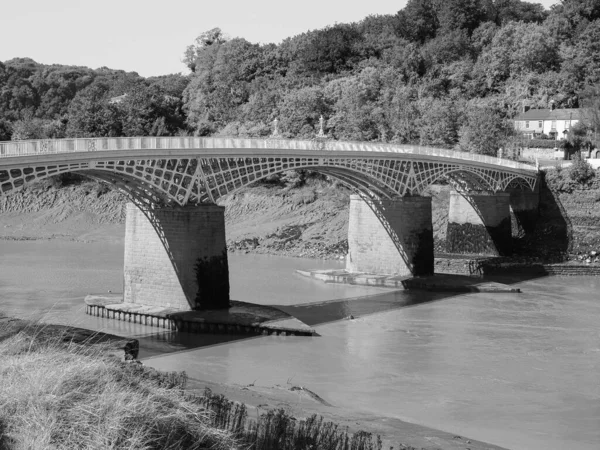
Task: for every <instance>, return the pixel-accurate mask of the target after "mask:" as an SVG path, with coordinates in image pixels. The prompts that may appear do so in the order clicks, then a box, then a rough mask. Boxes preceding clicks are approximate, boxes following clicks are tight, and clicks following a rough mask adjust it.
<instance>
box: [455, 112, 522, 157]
mask: <svg viewBox="0 0 600 450" xmlns="http://www.w3.org/2000/svg"><path fill="white" fill-rule="evenodd" d="M465 119H466V120H465V122H464V124H463V125H462V127H461V128H460V131H459V137H460V140H459V143H458V148H459V149H460V150H462V151H465V152H469V153H478V154H480V155H488V156H496V155H497V154H498V150H499V149H500V148H504V149H506V145H507V143H509V142H510V140H511V137H512V136H513V135H514V128H513V126H512V124H511V123H510V121H508V120H506V117H504V116H503V114H502V112H501V111H500V110H499V109H498V108H496V107H493V106H491V105H482V106H476V105H473V104H471V105H470V106H469V107H468V108H467V113H466V118H465Z"/></svg>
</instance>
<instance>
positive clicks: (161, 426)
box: [0, 317, 499, 450]
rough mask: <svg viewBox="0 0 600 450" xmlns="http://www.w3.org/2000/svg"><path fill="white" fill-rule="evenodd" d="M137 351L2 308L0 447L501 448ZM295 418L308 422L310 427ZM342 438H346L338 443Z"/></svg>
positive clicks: (114, 339)
mask: <svg viewBox="0 0 600 450" xmlns="http://www.w3.org/2000/svg"><path fill="white" fill-rule="evenodd" d="M115 356H116V357H115ZM136 356H137V341H136V340H133V339H126V338H120V337H118V336H114V335H108V334H105V333H97V332H90V331H87V330H83V329H79V328H73V327H65V326H56V325H48V324H39V323H32V322H29V321H24V320H19V319H11V318H7V317H0V359H1V360H2V362H3V363H2V366H3V370H2V372H1V374H0V381H1V382H0V402H1V403H2V404H3V408H2V410H1V411H0V425H1V428H0V431H1V433H0V444H2V448H7V449H11V448H20V447H33V448H46V447H49V446H59V447H60V446H65V447H69V448H73V447H85V446H89V445H92V444H94V445H97V444H98V443H99V442H102V443H103V446H104V447H110V448H125V447H127V448H147V449H162V448H173V449H177V448H181V449H184V448H185V449H193V448H206V447H210V448H215V449H220V448H222V449H233V448H240V447H244V445H247V444H253V445H254V446H255V447H254V448H256V449H257V450H260V449H262V448H278V449H282V450H283V449H287V448H296V444H297V443H299V442H300V441H302V445H303V446H307V445H313V446H314V447H315V448H319V449H332V450H333V449H340V448H342V449H343V448H361V449H365V450H367V449H370V450H376V449H382V448H389V447H388V446H387V445H388V444H390V445H392V446H394V447H395V448H401V449H402V448H405V449H410V448H422V449H434V448H442V449H447V450H454V449H463V448H465V445H468V446H469V448H471V449H473V450H475V449H482V450H483V449H489V450H493V449H499V447H496V446H490V445H487V444H484V443H480V442H477V441H472V440H470V439H467V438H464V437H461V436H457V435H452V434H451V433H445V432H440V431H437V430H433V429H430V428H426V427H421V426H417V425H413V424H409V423H406V422H402V421H399V420H395V419H389V418H383V417H374V416H371V415H368V414H361V413H358V412H352V411H345V410H342V409H340V408H336V407H335V406H334V405H331V404H329V403H328V402H326V401H324V400H323V399H322V398H321V397H319V396H318V395H317V394H315V393H314V392H312V391H310V390H308V389H306V388H303V387H301V386H294V385H288V386H286V387H282V386H276V387H272V388H265V387H259V386H254V385H252V386H228V385H223V384H217V383H210V382H204V381H200V380H188V379H187V377H186V375H185V374H184V373H174V372H173V373H165V372H161V371H155V370H153V369H151V368H147V367H145V366H143V365H141V364H140V363H139V362H137V363H136V362H135V360H134V358H135V357H136ZM123 359H124V360H125V361H129V362H128V363H126V362H122V360H123ZM42 374H43V375H42ZM207 389H209V391H208V392H207V391H206V390H207ZM223 396H225V397H223ZM232 402H234V403H232ZM242 405H243V406H242ZM133 417H135V421H134V422H132V421H131V420H132V418H133ZM254 417H256V418H258V417H261V418H260V419H258V423H256V422H254V421H251V420H250V419H249V418H254ZM298 419H299V420H304V421H305V423H306V424H312V425H311V427H312V428H309V429H310V432H307V429H306V427H305V428H302V426H301V425H300V422H298ZM328 422H330V423H331V425H328ZM253 423H254V425H253ZM256 426H258V428H256ZM332 427H333V428H332ZM174 430H175V431H174ZM302 430H304V431H302ZM332 430H333V432H332ZM303 433H304V434H303ZM376 435H382V440H381V441H380V440H379V439H378V438H377V437H376ZM302 436H304V437H302ZM326 436H327V438H326ZM284 438H285V439H284ZM326 441H329V445H327V444H326ZM344 441H346V442H347V444H346V445H348V446H349V447H344V446H343V445H342V447H339V445H341V443H342V442H344ZM399 442H402V444H398V443H399ZM273 443H276V444H275V447H272V445H271V444H273Z"/></svg>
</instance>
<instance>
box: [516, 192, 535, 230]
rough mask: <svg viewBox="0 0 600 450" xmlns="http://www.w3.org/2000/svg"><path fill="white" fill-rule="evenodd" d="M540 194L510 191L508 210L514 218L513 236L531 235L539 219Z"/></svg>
mask: <svg viewBox="0 0 600 450" xmlns="http://www.w3.org/2000/svg"><path fill="white" fill-rule="evenodd" d="M539 207H540V193H539V191H538V190H536V191H534V192H531V191H522V190H513V191H510V209H511V211H512V213H513V216H514V219H515V220H514V222H515V223H514V224H513V228H514V229H515V233H514V234H521V233H523V234H525V235H528V234H531V233H532V232H533V230H534V229H535V225H536V222H537V219H538V217H539V214H540V212H539Z"/></svg>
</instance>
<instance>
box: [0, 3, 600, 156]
mask: <svg viewBox="0 0 600 450" xmlns="http://www.w3.org/2000/svg"><path fill="white" fill-rule="evenodd" d="M230 31H232V32H235V30H230ZM183 63H184V64H185V65H187V67H188V68H189V69H190V71H191V73H190V75H186V76H183V75H178V74H176V75H167V76H164V77H153V78H147V79H144V78H142V77H140V76H138V75H137V74H136V73H126V72H123V71H118V70H111V69H107V68H100V69H96V70H92V69H88V68H85V67H72V66H58V65H51V66H48V65H42V64H37V63H36V62H34V61H33V60H31V59H28V58H18V59H13V60H10V61H6V62H4V63H0V140H7V139H27V138H46V137H71V136H81V137H83V136H133V135H177V134H196V135H203V136H204V135H228V136H248V137H256V136H267V135H269V134H270V133H271V132H272V124H271V123H272V121H273V120H274V119H275V118H277V119H278V120H279V130H280V132H281V133H282V134H283V135H284V136H286V137H299V138H312V137H314V135H315V133H316V132H317V131H318V127H319V117H320V116H321V115H323V116H324V118H325V119H326V120H325V132H326V133H327V134H328V135H329V136H330V137H331V138H334V139H344V140H366V141H370V140H376V141H386V142H398V143H419V144H422V145H435V146H442V147H447V148H460V149H462V150H465V151H476V152H479V153H486V154H495V153H496V151H497V149H498V148H499V147H510V146H511V145H513V144H514V142H515V139H516V137H515V136H514V131H513V129H512V125H511V123H510V121H509V119H511V118H512V117H514V115H515V114H516V113H517V112H518V111H519V110H520V108H521V107H522V105H523V104H524V102H525V103H526V104H527V105H528V106H530V107H532V108H535V107H548V104H549V102H550V100H554V102H555V104H556V106H557V107H558V108H561V107H581V106H590V105H592V106H593V105H596V107H597V109H598V110H600V106H598V105H600V102H599V101H598V99H599V98H600V2H598V1H597V0H562V1H560V3H558V4H557V5H555V6H553V7H552V8H551V10H549V11H548V10H545V9H544V8H543V7H542V6H541V5H540V4H534V3H528V2H523V1H519V0H409V1H408V3H407V5H406V6H405V7H404V8H403V9H401V10H400V11H398V13H397V14H395V15H381V16H369V17H366V18H365V19H364V20H362V21H360V22H358V23H350V24H336V25H332V26H329V27H326V28H323V29H319V30H313V31H307V32H306V33H303V34H300V35H297V36H293V37H290V38H288V39H285V40H284V41H283V42H281V43H280V44H277V45H276V44H266V45H258V44H253V43H250V42H248V41H247V40H245V39H243V38H228V37H227V36H226V35H225V34H224V33H223V32H222V31H221V30H220V29H218V28H217V29H213V30H209V31H206V32H204V33H202V34H201V35H200V36H199V37H198V38H197V39H196V41H195V42H194V43H193V44H192V45H190V46H189V47H188V48H187V49H186V50H185V53H184V56H183ZM182 68H183V65H182ZM124 94H126V95H124ZM592 119H593V118H592ZM592 119H591V120H590V121H588V122H589V123H588V126H589V127H590V128H592V129H593V128H594V127H596V128H597V127H598V123H594V121H593V120H592ZM597 131H600V130H597Z"/></svg>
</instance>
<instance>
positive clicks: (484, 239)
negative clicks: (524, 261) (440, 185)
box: [446, 191, 512, 256]
mask: <svg viewBox="0 0 600 450" xmlns="http://www.w3.org/2000/svg"><path fill="white" fill-rule="evenodd" d="M446 250H447V251H448V252H449V253H466V254H479V255H490V256H500V255H510V254H511V253H512V234H511V221H510V194H508V193H504V192H499V193H485V192H469V193H465V194H460V193H458V192H456V191H453V192H451V193H450V208H449V213H448V229H447V233H446Z"/></svg>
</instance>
